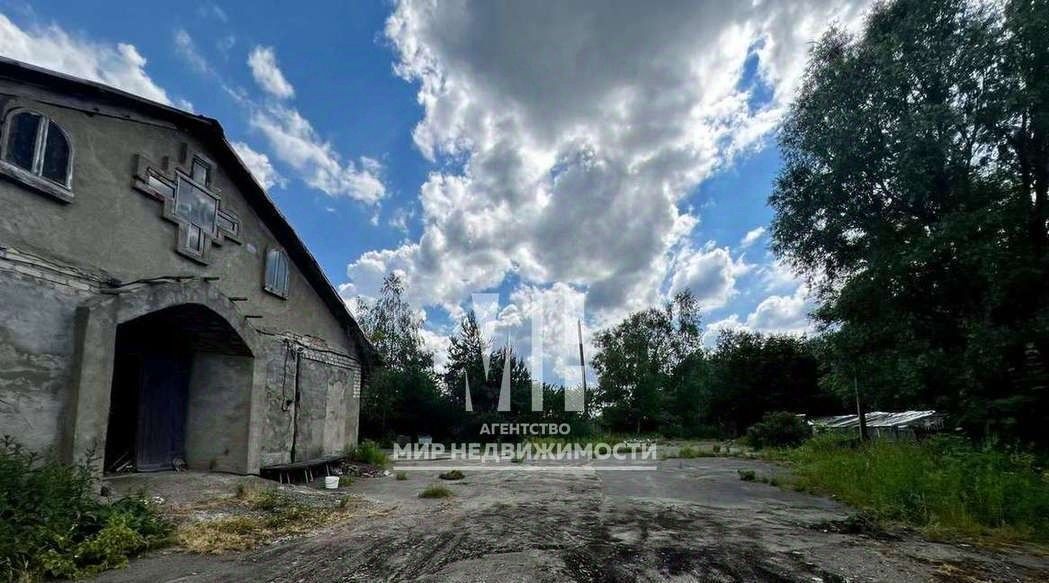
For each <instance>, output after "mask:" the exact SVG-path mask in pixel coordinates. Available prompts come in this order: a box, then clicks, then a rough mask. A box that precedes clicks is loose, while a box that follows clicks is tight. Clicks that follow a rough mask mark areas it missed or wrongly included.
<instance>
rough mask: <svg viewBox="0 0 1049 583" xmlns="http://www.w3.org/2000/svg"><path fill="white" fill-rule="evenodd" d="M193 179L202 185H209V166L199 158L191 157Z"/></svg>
mask: <svg viewBox="0 0 1049 583" xmlns="http://www.w3.org/2000/svg"><path fill="white" fill-rule="evenodd" d="M192 172H193V180H195V181H196V182H197V184H202V185H204V186H210V185H211V166H210V165H209V164H208V163H207V162H204V161H202V160H201V159H200V158H193V168H192Z"/></svg>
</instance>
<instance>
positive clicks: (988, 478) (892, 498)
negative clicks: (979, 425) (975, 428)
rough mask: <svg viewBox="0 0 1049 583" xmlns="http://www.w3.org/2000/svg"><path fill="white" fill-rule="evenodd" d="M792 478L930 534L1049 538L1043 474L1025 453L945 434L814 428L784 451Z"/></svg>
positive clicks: (1048, 496)
mask: <svg viewBox="0 0 1049 583" xmlns="http://www.w3.org/2000/svg"><path fill="white" fill-rule="evenodd" d="M788 459H789V460H791V461H792V462H793V464H794V470H795V474H796V475H797V486H798V487H800V488H802V489H805V490H809V491H816V492H822V493H831V494H835V495H837V496H838V498H839V499H841V500H842V501H844V502H847V503H849V504H852V505H853V506H857V507H859V508H862V509H865V510H869V511H872V512H873V513H874V515H875V516H877V517H879V518H882V519H888V520H894V521H902V522H906V523H910V524H913V525H916V526H919V527H922V528H925V529H926V530H928V531H930V532H932V533H934V534H936V533H943V534H951V533H957V534H963V535H967V536H980V535H990V536H995V537H998V538H1006V539H1026V540H1036V541H1042V542H1045V541H1049V479H1047V476H1046V474H1045V473H1044V470H1043V469H1042V468H1040V467H1038V465H1037V463H1036V460H1035V459H1034V458H1033V457H1032V456H1031V455H1029V454H1024V453H1019V452H1015V451H1008V450H1006V449H1004V448H1000V447H996V446H994V445H993V444H991V445H987V446H985V447H983V448H977V447H974V446H972V445H971V444H969V443H967V442H965V441H964V440H961V439H957V438H949V437H940V438H935V439H930V440H927V441H924V442H899V441H873V442H869V443H865V444H857V443H856V442H855V441H854V440H849V439H845V438H842V437H838V436H833V435H821V436H817V437H815V438H813V439H811V440H809V441H808V442H806V443H805V445H803V446H802V447H799V448H798V449H796V450H793V451H791V452H790V453H789V455H788Z"/></svg>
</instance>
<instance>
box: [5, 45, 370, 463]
mask: <svg viewBox="0 0 1049 583" xmlns="http://www.w3.org/2000/svg"><path fill="white" fill-rule="evenodd" d="M0 123H2V137H0V434H5V435H11V436H12V437H13V438H15V439H16V440H17V441H18V442H20V443H22V444H23V445H25V446H27V447H29V448H31V449H34V450H47V449H51V450H53V451H56V452H58V453H59V454H60V455H61V456H62V457H63V458H64V459H67V460H84V459H91V460H93V463H94V464H96V465H95V469H96V471H102V470H103V468H104V469H105V471H118V470H119V471H127V470H130V469H137V470H158V469H168V468H171V467H172V466H173V465H182V464H183V463H185V464H186V465H187V466H188V467H189V468H193V469H202V470H218V471H231V472H238V473H257V472H259V470H260V467H265V466H269V465H275V464H286V463H290V462H302V461H306V460H310V459H316V458H319V457H323V456H328V455H332V454H337V453H339V452H341V451H342V450H343V448H344V447H346V446H348V445H353V444H355V443H356V440H357V430H358V425H357V424H358V412H359V408H360V396H361V385H362V382H363V381H364V379H365V377H366V375H367V374H368V371H369V367H371V366H372V365H374V363H375V354H374V349H373V348H372V347H371V345H370V344H369V343H368V341H367V339H366V338H365V337H364V335H363V334H362V332H361V330H360V328H359V326H358V325H357V323H356V322H355V321H354V319H353V318H352V316H351V315H350V313H349V312H348V311H347V309H346V307H345V304H344V303H343V301H342V299H341V298H340V297H339V294H338V292H337V291H336V290H335V289H334V288H333V287H332V285H331V284H330V282H329V281H328V280H327V278H326V277H325V275H324V274H323V272H322V270H321V268H320V266H319V265H318V264H317V262H316V260H315V259H314V258H313V257H312V256H311V255H310V253H309V252H308V251H307V249H306V247H305V246H304V244H303V243H302V241H301V240H300V239H299V238H298V236H297V235H296V234H295V232H294V231H293V230H292V228H291V227H290V226H289V224H288V222H287V220H285V218H284V217H283V216H282V215H281V213H280V211H279V210H278V209H277V208H276V206H275V205H274V203H273V202H272V201H271V200H270V199H269V197H268V196H267V195H266V193H265V191H264V189H263V188H262V187H261V186H260V185H259V183H258V182H257V181H256V180H255V179H254V178H253V177H252V175H251V173H250V172H249V170H248V169H247V168H246V167H245V165H244V164H243V163H242V162H241V160H240V159H239V158H238V157H237V155H236V153H235V152H234V150H233V148H232V147H231V145H230V143H229V142H228V141H227V140H226V138H225V136H224V134H223V130H222V128H221V126H220V125H219V124H218V122H216V121H215V120H212V119H209V118H206V117H202V116H198V115H193V114H190V113H186V112H184V111H180V110H177V109H174V108H171V107H168V106H165V105H161V104H158V103H154V102H151V101H148V100H145V99H142V98H139V97H136V96H134V95H131V94H128V93H125V92H122V91H119V90H116V89H113V88H110V87H107V86H103V85H99V84H96V83H92V82H88V81H84V80H81V79H76V78H72V77H68V76H65V75H61V74H57V73H53V72H50V71H46V70H42V69H38V68H35V67H31V66H28V65H25V64H22V63H19V62H15V61H11V60H6V59H0Z"/></svg>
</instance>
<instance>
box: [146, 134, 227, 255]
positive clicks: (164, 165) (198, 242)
mask: <svg viewBox="0 0 1049 583" xmlns="http://www.w3.org/2000/svg"><path fill="white" fill-rule="evenodd" d="M169 165H170V162H169V159H168V157H167V156H165V157H164V158H163V159H162V160H161V163H160V164H157V163H155V162H153V161H152V160H150V159H149V158H147V157H145V156H143V155H141V154H136V155H135V176H134V178H133V179H132V186H133V187H134V188H135V189H136V190H138V191H140V192H142V193H144V194H147V195H149V196H150V197H152V198H155V199H157V200H159V201H161V202H162V203H163V205H164V206H163V211H162V212H163V216H164V218H165V219H167V220H169V221H171V222H172V223H175V224H176V225H178V240H177V242H176V244H175V250H176V251H178V252H179V253H181V254H183V255H185V256H186V257H189V258H190V259H193V260H194V261H197V262H200V263H205V264H206V263H207V262H208V250H209V249H211V244H212V243H215V244H217V245H221V244H222V243H223V242H224V241H225V240H226V239H229V240H231V241H234V242H236V243H239V242H240V219H238V218H237V215H236V214H234V213H233V212H232V211H230V210H229V209H226V208H223V206H222V197H221V195H220V193H219V191H218V189H216V188H214V187H213V186H212V185H211V179H212V175H213V173H214V171H215V164H214V163H213V162H212V161H211V160H209V159H207V158H205V157H204V156H203V155H201V154H198V153H196V152H193V151H191V150H190V149H189V146H188V145H187V144H183V146H182V151H181V152H180V154H179V164H178V166H177V167H175V168H174V169H173V170H171V171H169V170H168V166H169Z"/></svg>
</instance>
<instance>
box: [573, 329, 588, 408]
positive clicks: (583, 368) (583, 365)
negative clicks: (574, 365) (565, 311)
mask: <svg viewBox="0 0 1049 583" xmlns="http://www.w3.org/2000/svg"><path fill="white" fill-rule="evenodd" d="M575 323H576V331H577V332H578V333H579V370H580V372H582V373H583V410H584V411H585V410H586V361H584V360H583V321H582V320H581V319H576V321H575Z"/></svg>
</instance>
